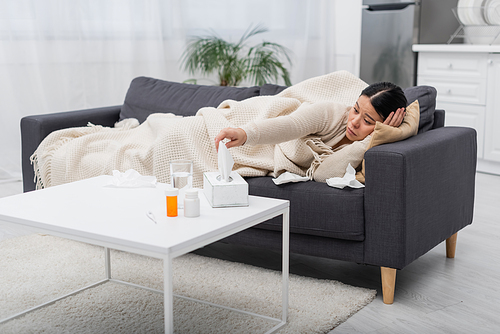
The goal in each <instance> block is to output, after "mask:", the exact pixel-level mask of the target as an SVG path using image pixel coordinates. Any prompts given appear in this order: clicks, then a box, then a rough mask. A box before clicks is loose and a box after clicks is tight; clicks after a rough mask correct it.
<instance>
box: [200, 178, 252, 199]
mask: <svg viewBox="0 0 500 334" xmlns="http://www.w3.org/2000/svg"><path fill="white" fill-rule="evenodd" d="M229 176H230V177H231V179H232V180H231V181H230V182H225V181H222V180H221V179H220V173H219V172H206V173H203V192H204V193H205V196H206V197H207V199H208V202H209V203H210V205H211V206H212V207H213V208H222V207H227V206H248V183H247V182H246V181H245V180H244V179H243V178H242V177H241V176H240V174H238V173H236V172H235V171H232V172H231V174H229Z"/></svg>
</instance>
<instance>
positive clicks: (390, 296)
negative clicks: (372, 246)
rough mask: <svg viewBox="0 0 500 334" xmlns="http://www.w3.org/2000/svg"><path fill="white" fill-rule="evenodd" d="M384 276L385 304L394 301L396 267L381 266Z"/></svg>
mask: <svg viewBox="0 0 500 334" xmlns="http://www.w3.org/2000/svg"><path fill="white" fill-rule="evenodd" d="M380 274H381V276H382V297H383V299H384V304H392V303H393V302H394V289H395V288H396V269H393V268H387V267H380Z"/></svg>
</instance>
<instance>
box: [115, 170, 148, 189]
mask: <svg viewBox="0 0 500 334" xmlns="http://www.w3.org/2000/svg"><path fill="white" fill-rule="evenodd" d="M109 185H110V186H115V187H124V188H141V187H151V188H155V187H156V176H142V175H141V174H139V172H138V171H136V170H135V169H129V170H127V171H126V172H125V173H122V172H120V171H118V170H114V171H113V178H112V179H111V182H110V184H109Z"/></svg>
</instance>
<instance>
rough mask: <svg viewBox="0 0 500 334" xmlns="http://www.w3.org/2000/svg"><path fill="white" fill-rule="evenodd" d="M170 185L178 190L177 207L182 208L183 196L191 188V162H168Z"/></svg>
mask: <svg viewBox="0 0 500 334" xmlns="http://www.w3.org/2000/svg"><path fill="white" fill-rule="evenodd" d="M170 184H171V185H172V187H173V188H177V189H179V196H178V199H177V203H178V207H179V208H180V209H182V208H183V207H184V196H185V192H186V190H187V189H190V188H191V187H192V186H193V162H192V161H191V160H172V161H170Z"/></svg>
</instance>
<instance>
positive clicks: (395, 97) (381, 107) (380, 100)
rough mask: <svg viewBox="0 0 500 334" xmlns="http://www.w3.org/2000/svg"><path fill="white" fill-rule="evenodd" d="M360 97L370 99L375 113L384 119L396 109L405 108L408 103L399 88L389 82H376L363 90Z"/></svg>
mask: <svg viewBox="0 0 500 334" xmlns="http://www.w3.org/2000/svg"><path fill="white" fill-rule="evenodd" d="M361 95H364V96H366V97H368V98H369V99H370V102H371V104H372V106H373V108H375V111H376V112H377V113H378V114H379V115H380V117H382V119H384V120H385V119H386V118H387V116H389V114H390V113H391V112H393V111H396V110H397V109H398V108H406V105H407V104H408V101H407V100H406V96H405V93H404V92H403V90H402V89H401V87H399V86H396V85H395V84H393V83H391V82H377V83H374V84H371V85H370V86H368V87H366V88H365V89H363V91H362V92H361Z"/></svg>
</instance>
